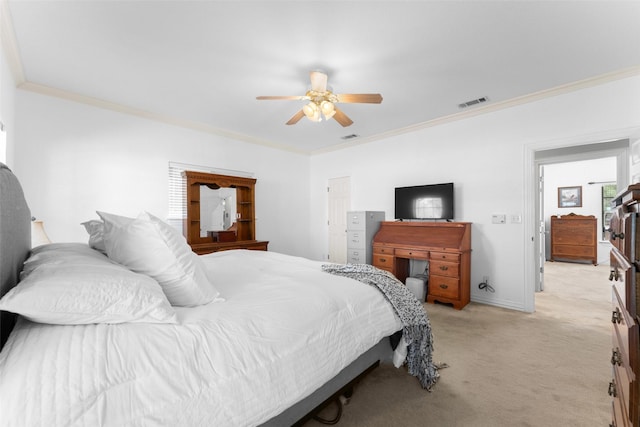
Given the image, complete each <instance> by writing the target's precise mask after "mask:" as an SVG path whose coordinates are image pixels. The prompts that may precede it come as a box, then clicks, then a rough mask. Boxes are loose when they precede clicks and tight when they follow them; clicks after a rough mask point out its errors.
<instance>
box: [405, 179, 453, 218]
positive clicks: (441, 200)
mask: <svg viewBox="0 0 640 427" xmlns="http://www.w3.org/2000/svg"><path fill="white" fill-rule="evenodd" d="M395 191H396V197H395V205H396V209H395V217H396V219H399V220H405V219H429V220H435V219H443V220H452V219H453V214H454V211H453V183H452V182H449V183H446V184H430V185H417V186H413V187H397V188H396V190H395Z"/></svg>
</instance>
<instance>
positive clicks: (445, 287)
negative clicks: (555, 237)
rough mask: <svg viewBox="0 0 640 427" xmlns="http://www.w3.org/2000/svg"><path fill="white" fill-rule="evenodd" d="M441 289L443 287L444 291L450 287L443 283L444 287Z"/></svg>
mask: <svg viewBox="0 0 640 427" xmlns="http://www.w3.org/2000/svg"><path fill="white" fill-rule="evenodd" d="M440 287H441V288H442V289H448V288H449V285H445V284H444V283H443V284H442V285H440Z"/></svg>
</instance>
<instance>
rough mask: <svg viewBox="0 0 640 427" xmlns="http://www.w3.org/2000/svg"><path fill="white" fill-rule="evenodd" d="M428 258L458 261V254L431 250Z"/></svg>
mask: <svg viewBox="0 0 640 427" xmlns="http://www.w3.org/2000/svg"><path fill="white" fill-rule="evenodd" d="M429 259H431V260H433V261H436V260H437V261H447V262H460V254H448V253H446V252H431V253H430V254H429Z"/></svg>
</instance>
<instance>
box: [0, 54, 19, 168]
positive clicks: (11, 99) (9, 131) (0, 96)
mask: <svg viewBox="0 0 640 427" xmlns="http://www.w3.org/2000/svg"><path fill="white" fill-rule="evenodd" d="M15 93H16V84H15V82H14V80H13V76H12V74H11V71H10V69H9V65H8V63H7V60H6V58H5V55H4V51H2V52H1V54H0V121H2V123H3V124H4V127H5V136H6V150H7V151H6V164H7V166H9V167H11V166H12V165H13V159H14V141H15V132H14V131H15V126H14V114H15V107H14V105H15ZM1 148H2V147H0V149H1Z"/></svg>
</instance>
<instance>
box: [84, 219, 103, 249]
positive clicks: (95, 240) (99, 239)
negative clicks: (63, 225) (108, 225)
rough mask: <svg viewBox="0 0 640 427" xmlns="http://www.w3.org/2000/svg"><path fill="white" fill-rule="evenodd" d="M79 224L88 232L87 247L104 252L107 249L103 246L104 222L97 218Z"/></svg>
mask: <svg viewBox="0 0 640 427" xmlns="http://www.w3.org/2000/svg"><path fill="white" fill-rule="evenodd" d="M80 225H84V228H85V230H87V233H89V247H91V248H93V249H96V250H98V251H100V252H102V253H104V254H106V253H107V250H106V248H105V247H104V223H103V222H102V221H98V220H97V219H92V220H89V221H85V222H83V223H81V224H80Z"/></svg>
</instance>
